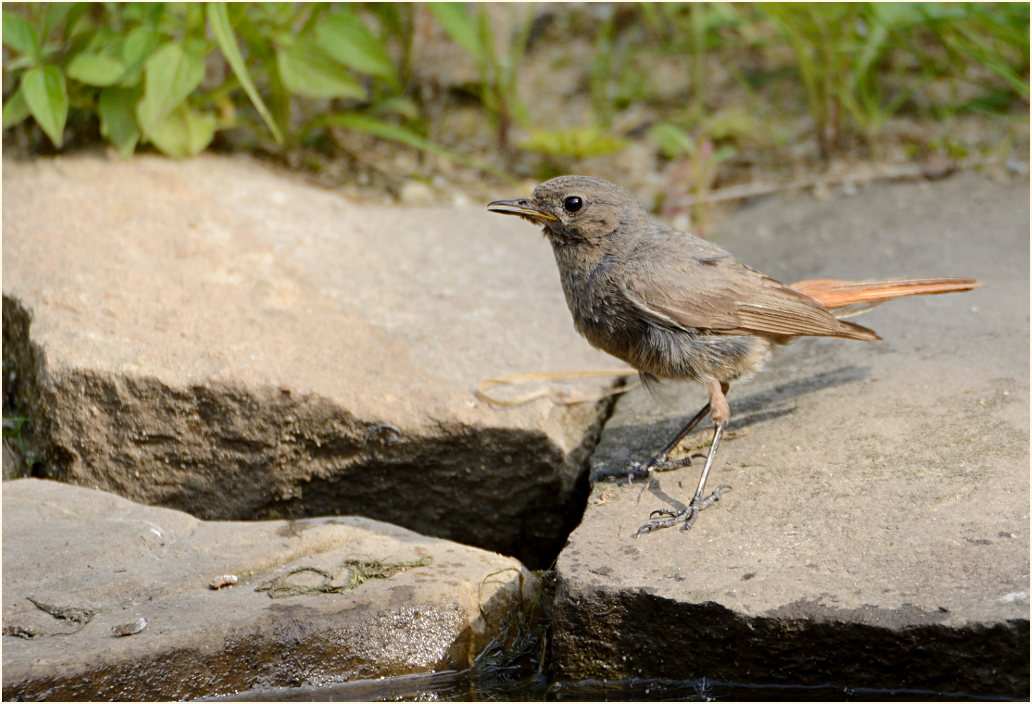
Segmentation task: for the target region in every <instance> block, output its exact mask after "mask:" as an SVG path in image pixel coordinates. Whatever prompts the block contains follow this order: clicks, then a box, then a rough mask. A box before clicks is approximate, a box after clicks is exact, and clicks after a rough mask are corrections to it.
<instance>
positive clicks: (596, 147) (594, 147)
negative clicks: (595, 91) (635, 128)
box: [519, 127, 630, 159]
mask: <svg viewBox="0 0 1032 704" xmlns="http://www.w3.org/2000/svg"><path fill="white" fill-rule="evenodd" d="M628 144H630V142H628V141H627V140H626V139H622V138H620V137H611V136H609V135H607V134H606V133H605V132H603V131H602V130H601V129H599V128H598V127H574V128H572V129H562V130H532V131H531V133H530V136H529V137H528V138H527V139H526V140H524V141H523V142H522V143H521V144H520V145H519V147H520V149H525V150H527V151H530V152H536V153H538V154H544V155H546V156H551V157H572V158H576V159H587V158H591V157H594V156H604V155H606V154H613V153H615V152H618V151H620V150H622V149H624V148H626V147H627V145H628Z"/></svg>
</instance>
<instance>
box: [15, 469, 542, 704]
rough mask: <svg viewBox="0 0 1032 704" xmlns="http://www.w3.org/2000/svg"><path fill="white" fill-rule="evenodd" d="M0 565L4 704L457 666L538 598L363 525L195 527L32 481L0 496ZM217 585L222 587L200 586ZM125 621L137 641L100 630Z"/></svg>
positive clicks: (173, 695) (420, 541) (404, 534)
mask: <svg viewBox="0 0 1032 704" xmlns="http://www.w3.org/2000/svg"><path fill="white" fill-rule="evenodd" d="M3 564H4V570H3V629H4V636H3V697H4V699H5V700H11V699H18V700H24V699H33V700H35V699H50V700H62V699H64V700H95V701H105V700H167V699H183V698H195V697H200V696H213V695H219V694H232V693H235V692H240V691H243V690H248V689H252V688H259V687H260V688H270V687H285V686H302V685H304V686H327V685H331V684H334V683H340V682H344V681H349V680H357V679H371V678H377V677H384V676H393V675H405V674H412V673H429V672H434V671H439V670H454V669H462V668H466V667H469V666H470V665H471V664H472V662H473V659H474V658H475V657H476V656H477V655H478V654H479V653H480V652H481V651H482V650H483V649H484V648H485V647H486V646H487V645H488V643H489V642H491V640H492V639H494V638H496V637H497V638H499V639H501V640H502V641H504V640H505V638H506V637H507V633H514V629H515V628H516V626H517V624H518V622H519V619H520V618H521V617H520V614H521V613H524V612H529V611H530V610H531V609H532V608H534V605H535V604H536V602H537V600H538V598H539V595H540V585H539V582H538V580H537V578H536V577H534V575H533V574H531V573H530V572H528V571H527V570H526V569H525V568H523V567H522V565H520V564H519V563H518V562H517V561H515V560H513V559H512V558H508V557H503V556H501V555H497V554H494V553H489V552H486V551H483V550H479V549H476V548H471V547H467V546H464V545H459V544H457V543H451V542H448V541H445V540H440V539H436V538H430V537H427V536H424V535H420V534H418V533H414V532H412V531H409V530H406V529H404V528H399V527H397V526H392V525H388V524H385V523H381V522H378V521H374V520H370V519H367V518H361V517H354V516H340V517H334V518H310V519H299V520H278V521H257V522H246V523H245V522H236V521H226V522H206V521H201V520H199V519H197V518H194V517H193V516H190V515H189V514H186V513H183V512H181V511H175V510H172V509H165V508H156V507H149V506H142V505H139V504H135V503H133V502H131V501H128V500H126V499H123V498H121V497H117V496H115V495H113V494H108V493H105V492H100V491H94V490H92V489H84V488H80V487H75V486H71V485H67V484H63V483H60V482H52V481H46V480H39V479H18V480H14V481H10V482H4V484H3ZM297 570H304V571H302V572H297ZM315 570H320V571H321V572H316V571H315ZM392 570H393V571H392ZM362 574H365V575H366V579H365V580H364V581H363V578H362V577H360V576H358V575H362ZM223 575H235V576H237V577H238V580H239V581H237V582H236V584H234V585H231V586H225V587H223V588H221V589H218V590H214V589H212V588H210V584H211V583H212V581H213V580H215V579H216V578H218V577H220V576H223ZM263 585H272V586H273V590H272V591H269V590H266V591H258V588H259V587H262V586H263ZM313 588H314V589H316V591H311V589H313ZM272 594H275V595H276V596H277V598H271V596H270V595H272ZM30 598H31V599H33V600H34V601H35V602H38V603H39V604H41V605H42V606H36V605H34V603H33V601H30ZM54 607H57V609H55V608H54ZM74 610H78V611H74ZM86 610H88V611H91V612H95V615H93V616H92V618H90V619H88V620H86V622H85V623H84V624H83V623H82V621H83V620H84V619H85V617H84V616H83V614H84V613H85V611H86ZM55 611H56V613H57V614H58V616H60V617H58V616H55V615H53V614H54V613H55ZM76 614H78V619H76V618H75V616H76ZM139 619H144V620H145V621H146V626H145V627H144V628H143V630H141V631H140V632H139V633H137V634H135V635H127V636H124V637H117V636H115V635H114V634H113V632H112V629H113V628H119V627H125V626H127V625H129V624H135V623H137V622H138V620H139ZM137 627H139V626H137ZM129 630H133V629H129ZM13 634H20V635H13Z"/></svg>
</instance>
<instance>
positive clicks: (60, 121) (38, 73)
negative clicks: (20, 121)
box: [21, 66, 68, 148]
mask: <svg viewBox="0 0 1032 704" xmlns="http://www.w3.org/2000/svg"><path fill="white" fill-rule="evenodd" d="M21 89H22V91H23V92H24V94H25V102H26V104H27V105H28V106H29V111H30V112H32V116H33V117H34V118H36V122H38V123H39V126H40V127H42V128H43V131H44V132H46V133H47V136H48V137H50V141H51V142H53V143H54V146H55V147H58V148H60V147H61V144H62V143H63V142H64V126H65V120H67V119H68V91H67V89H66V88H65V78H64V74H63V73H61V70H60V69H59V68H57V66H37V67H35V68H30V69H29V70H28V71H26V72H25V75H24V76H22V80H21Z"/></svg>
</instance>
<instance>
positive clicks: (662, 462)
mask: <svg viewBox="0 0 1032 704" xmlns="http://www.w3.org/2000/svg"><path fill="white" fill-rule="evenodd" d="M691 463H692V458H691V456H685V457H682V458H681V459H679V460H668V459H666V458H665V457H662V456H658V457H650V458H649V459H647V460H645V461H644V462H642V461H641V460H630V461H629V462H628V463H627V465H626V466H625V467H624V469H623V472H621V474H625V475H627V477H628V478H630V479H644V478H645V477H648V476H650V475H651V474H652V473H653V472H669V471H670V470H671V469H680V468H681V467H688V466H689V465H691Z"/></svg>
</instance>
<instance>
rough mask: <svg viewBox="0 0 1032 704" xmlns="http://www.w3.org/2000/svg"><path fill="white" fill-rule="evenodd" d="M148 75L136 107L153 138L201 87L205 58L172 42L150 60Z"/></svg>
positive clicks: (146, 72) (146, 69)
mask: <svg viewBox="0 0 1032 704" xmlns="http://www.w3.org/2000/svg"><path fill="white" fill-rule="evenodd" d="M144 76H145V80H144V89H143V99H142V100H140V102H139V103H137V105H136V119H137V121H138V122H139V123H140V128H141V129H142V130H143V133H144V134H145V135H146V136H147V138H148V139H150V138H151V131H152V130H153V129H156V128H157V126H158V125H159V124H160V123H162V122H163V121H164V120H165V118H166V117H168V116H169V114H170V113H171V112H172V111H173V110H175V109H177V108H178V107H179V106H180V105H182V104H183V101H185V100H186V97H187V96H188V95H190V93H192V92H193V91H194V89H195V88H197V86H199V85H200V84H201V80H202V79H203V78H204V56H203V55H202V54H201V53H199V52H196V51H188V50H185V49H184V48H183V47H182V46H181V45H179V44H177V43H168V44H165V45H164V46H162V47H161V48H160V49H158V50H157V51H155V52H154V53H153V54H151V56H150V58H149V59H147V63H146V64H145V66H144ZM152 141H153V140H152Z"/></svg>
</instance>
